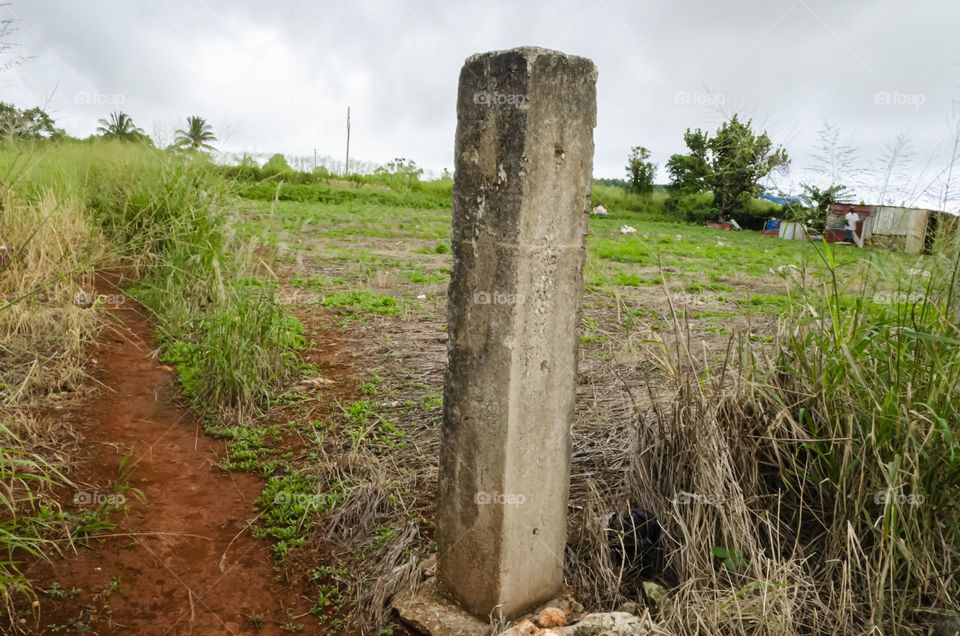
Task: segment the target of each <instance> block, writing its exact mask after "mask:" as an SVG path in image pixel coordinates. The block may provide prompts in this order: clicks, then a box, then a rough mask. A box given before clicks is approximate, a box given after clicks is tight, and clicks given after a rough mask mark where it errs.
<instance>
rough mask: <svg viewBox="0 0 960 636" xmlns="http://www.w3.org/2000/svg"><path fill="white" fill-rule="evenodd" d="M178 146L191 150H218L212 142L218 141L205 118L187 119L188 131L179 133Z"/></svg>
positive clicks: (194, 117) (179, 131) (193, 117)
mask: <svg viewBox="0 0 960 636" xmlns="http://www.w3.org/2000/svg"><path fill="white" fill-rule="evenodd" d="M176 134H177V140H176V142H174V143H176V145H178V146H180V147H181V148H190V149H191V150H216V148H214V147H213V146H212V145H211V144H210V142H211V141H216V140H217V137H216V135H214V134H213V129H212V128H210V124H208V123H207V120H206V119H204V118H203V117H197V116H196V115H194V116H192V117H187V129H186V130H178V131H177V133H176Z"/></svg>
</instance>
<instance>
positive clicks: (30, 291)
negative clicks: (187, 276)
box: [0, 193, 104, 407]
mask: <svg viewBox="0 0 960 636" xmlns="http://www.w3.org/2000/svg"><path fill="white" fill-rule="evenodd" d="M0 242H2V243H3V245H4V246H5V248H6V249H5V250H3V254H4V255H5V256H4V258H3V260H2V261H0V342H2V345H0V383H2V384H0V399H2V403H3V405H4V406H6V407H12V406H28V405H29V404H30V403H31V402H33V401H35V400H37V399H39V398H42V399H49V397H50V396H51V395H53V394H61V393H72V392H77V391H81V390H83V389H84V387H85V386H89V382H88V381H87V380H88V378H87V375H86V373H85V372H84V361H85V360H86V359H87V358H88V357H89V352H90V349H89V347H90V343H91V342H93V341H94V340H95V338H96V335H97V334H98V333H99V330H100V328H101V327H102V326H103V324H104V319H103V317H102V315H101V313H100V312H99V311H98V310H97V305H98V302H97V300H96V298H95V294H94V291H93V268H94V266H95V265H96V264H97V263H98V262H99V261H100V260H101V259H102V257H103V241H102V238H101V237H100V236H99V235H98V234H96V233H94V232H93V231H92V230H91V229H90V222H89V217H88V215H87V212H86V210H85V209H84V208H83V206H82V205H81V204H80V203H78V202H77V201H75V200H72V199H60V198H58V197H56V196H54V195H53V194H51V193H46V194H44V195H42V196H41V197H40V198H39V200H38V201H37V202H36V203H35V204H24V203H21V202H19V201H17V199H16V198H15V197H13V196H7V197H5V198H4V201H3V206H2V210H0Z"/></svg>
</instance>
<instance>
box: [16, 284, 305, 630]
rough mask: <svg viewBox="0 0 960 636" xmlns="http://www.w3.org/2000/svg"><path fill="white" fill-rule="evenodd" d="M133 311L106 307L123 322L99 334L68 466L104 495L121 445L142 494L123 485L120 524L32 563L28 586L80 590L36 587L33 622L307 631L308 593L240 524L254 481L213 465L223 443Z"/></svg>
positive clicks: (44, 626) (57, 626)
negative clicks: (91, 395)
mask: <svg viewBox="0 0 960 636" xmlns="http://www.w3.org/2000/svg"><path fill="white" fill-rule="evenodd" d="M142 311H143V310H142V309H141V308H139V307H137V306H136V305H135V304H134V303H132V302H127V303H125V304H124V305H123V306H122V307H120V308H119V309H118V310H117V311H116V315H117V317H118V318H119V319H120V320H121V321H122V323H123V324H122V325H120V326H117V327H115V328H112V329H108V330H107V331H106V332H105V334H104V336H103V338H102V339H101V340H102V343H101V345H100V346H99V350H98V351H97V354H96V358H97V359H98V363H97V368H98V370H99V371H98V373H97V374H96V375H97V378H98V380H99V381H100V382H102V383H103V385H104V386H103V388H102V390H101V391H100V393H99V396H98V397H96V398H95V399H94V400H93V401H92V402H91V403H90V404H89V405H88V406H87V407H85V408H84V409H83V420H84V423H83V424H82V425H81V426H80V432H81V433H83V435H84V438H85V455H86V457H85V458H84V461H83V463H82V466H81V467H80V469H79V472H78V474H76V475H74V478H75V481H76V482H77V483H78V484H84V485H83V486H80V487H79V488H78V490H81V491H84V492H91V493H94V495H92V496H101V497H102V496H105V494H106V493H110V492H111V489H112V487H113V485H114V483H115V482H116V480H117V477H118V474H119V472H120V469H119V465H120V462H121V459H122V457H123V456H124V454H126V453H128V452H131V449H132V457H131V458H130V460H129V461H130V463H131V464H134V468H133V470H132V472H131V473H130V477H129V478H128V484H129V486H131V487H133V488H137V489H139V490H140V491H142V492H143V495H144V496H145V498H146V500H145V501H140V500H138V499H137V498H136V497H135V496H134V495H133V494H132V493H130V492H127V493H126V498H127V502H126V505H125V506H124V508H123V509H122V510H120V511H119V512H116V513H114V517H113V520H114V521H115V522H117V523H118V524H119V526H118V527H117V528H116V529H114V530H110V531H107V532H109V533H110V534H115V535H120V536H114V537H110V538H105V539H98V540H97V541H96V542H94V543H93V545H91V546H90V547H88V548H83V547H81V548H79V550H78V553H71V554H69V555H67V557H66V558H63V559H58V560H56V561H54V562H53V563H45V562H41V563H38V564H35V565H34V567H33V569H32V572H30V576H31V577H33V578H34V579H35V580H36V581H37V583H38V585H39V586H40V587H42V588H49V586H50V585H51V584H52V583H53V582H54V581H55V582H57V584H58V585H59V587H60V588H61V589H62V590H65V591H68V590H71V588H79V589H80V590H81V591H80V592H79V593H76V594H69V593H68V594H67V595H66V597H65V598H62V599H54V598H50V597H49V596H48V595H44V594H41V607H40V610H41V617H40V625H39V626H38V628H37V630H36V633H60V634H64V633H65V634H73V633H87V634H197V635H204V636H205V635H208V634H261V635H269V634H281V633H286V632H284V631H283V626H284V625H285V624H288V623H290V624H297V623H299V624H302V625H303V633H306V634H313V633H317V632H318V627H317V623H316V621H315V620H314V618H313V617H312V616H311V615H308V614H307V611H308V610H309V608H310V605H311V602H310V600H309V599H307V598H306V597H305V596H304V595H303V594H302V590H301V589H298V588H297V587H290V586H287V585H284V584H283V583H281V582H279V581H278V580H277V577H276V575H277V573H276V572H275V570H274V563H273V559H272V556H271V554H270V544H269V543H268V542H267V541H260V540H256V539H253V538H252V537H251V536H250V532H249V529H248V526H249V524H250V523H251V522H252V520H253V519H254V518H255V516H256V512H255V510H254V508H253V506H252V504H253V501H254V500H255V499H256V498H257V496H258V495H259V493H260V491H261V487H262V481H261V480H260V479H259V478H257V477H255V476H253V475H249V474H242V473H228V472H225V471H223V470H221V469H219V468H218V467H217V463H218V461H219V460H220V459H221V458H222V456H223V453H224V446H223V443H222V442H221V441H216V440H213V439H211V438H209V437H205V436H204V435H203V433H202V430H201V428H200V425H199V424H198V422H196V421H194V419H193V418H192V417H191V416H190V414H189V412H188V411H186V410H184V409H183V408H181V407H180V406H178V405H177V404H176V395H177V393H176V382H175V377H174V374H173V373H172V372H171V371H170V369H169V368H166V367H164V366H163V365H161V364H160V363H159V362H158V361H156V360H155V359H153V358H151V357H150V355H149V354H150V352H151V350H152V349H153V345H152V343H153V333H152V330H151V328H150V325H149V323H148V321H147V319H146V318H145V317H144V315H143V314H142V313H141V312H142ZM96 493H99V495H98V494H96ZM114 577H116V578H117V579H119V586H118V587H116V588H115V589H112V590H111V581H112V580H113V579H114ZM291 617H292V618H291Z"/></svg>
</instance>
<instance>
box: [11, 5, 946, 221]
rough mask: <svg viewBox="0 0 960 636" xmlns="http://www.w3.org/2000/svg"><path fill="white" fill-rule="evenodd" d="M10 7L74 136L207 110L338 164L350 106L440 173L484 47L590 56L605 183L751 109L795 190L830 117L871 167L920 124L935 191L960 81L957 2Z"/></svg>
mask: <svg viewBox="0 0 960 636" xmlns="http://www.w3.org/2000/svg"><path fill="white" fill-rule="evenodd" d="M4 11H6V12H7V13H8V14H10V15H12V16H14V17H16V18H18V19H19V20H20V29H19V31H18V32H17V34H16V36H15V39H16V40H17V41H18V42H19V43H21V45H22V46H21V48H20V51H21V52H23V53H26V54H28V55H30V56H32V59H31V60H30V61H29V62H28V63H27V64H25V65H22V66H20V67H18V68H16V69H14V70H12V71H8V72H7V73H6V74H5V77H3V78H2V81H0V90H2V99H4V100H6V101H13V102H15V103H17V104H19V105H23V106H28V105H34V104H38V103H44V102H45V101H46V100H48V99H49V107H50V109H51V110H52V111H53V112H54V113H55V115H56V117H57V119H58V121H59V122H60V123H61V125H63V126H65V127H66V128H67V129H68V130H69V131H70V132H71V133H73V134H77V135H86V134H90V133H92V132H93V130H94V128H95V126H96V120H97V119H98V118H99V117H103V116H104V115H105V114H106V113H108V112H109V111H110V110H112V109H113V108H115V107H122V109H123V110H125V111H127V112H128V113H130V114H131V115H132V116H133V117H134V119H135V121H137V123H138V124H139V125H140V126H142V127H143V128H144V129H146V130H147V131H148V132H151V131H152V130H153V129H154V128H155V127H156V128H157V129H158V130H159V131H164V130H166V131H167V133H168V134H169V132H170V131H172V129H173V128H174V127H176V126H178V125H179V122H180V121H182V120H183V119H184V118H185V117H186V116H187V115H191V114H200V115H203V116H205V117H207V118H208V119H209V120H210V121H211V122H212V123H214V124H215V125H217V124H219V125H220V126H221V129H222V131H229V132H230V133H231V134H230V135H229V136H228V137H227V138H226V139H225V140H224V142H223V144H222V145H223V146H224V147H225V149H228V150H233V151H244V150H249V151H259V152H275V151H276V152H284V153H287V154H292V155H312V153H313V149H314V148H316V149H317V151H318V152H319V153H320V154H321V155H332V156H336V157H339V156H341V154H342V147H343V137H344V115H345V110H346V107H347V105H350V106H351V107H352V113H353V124H354V128H353V148H352V155H353V156H355V157H357V158H360V159H365V160H369V161H376V162H382V161H386V160H389V159H390V158H392V157H395V156H406V157H412V158H414V159H415V160H417V162H418V163H419V164H421V165H423V166H425V167H427V168H430V169H433V170H435V171H439V170H440V169H442V168H444V167H449V166H450V165H451V164H452V160H451V155H452V145H453V132H454V128H455V125H456V117H455V112H454V103H455V102H454V100H455V94H456V82H457V75H458V73H459V69H460V66H461V65H462V63H463V60H464V59H465V58H466V57H467V56H468V55H470V54H471V53H474V52H478V51H483V50H491V49H499V48H508V47H511V46H518V45H521V44H535V45H540V46H546V47H550V48H556V49H560V50H564V51H567V52H570V53H576V54H580V55H585V56H587V57H590V58H592V59H593V60H594V61H595V62H596V64H597V66H598V68H599V70H600V79H599V85H598V89H599V104H598V109H599V113H598V115H599V117H598V127H597V131H596V141H597V155H596V170H595V172H596V174H597V175H598V176H615V177H619V176H622V174H623V164H624V160H625V157H626V154H627V151H628V149H629V147H630V146H632V145H638V144H641V145H646V146H648V147H649V148H651V150H652V151H653V156H654V159H655V160H657V161H658V162H660V163H661V164H663V163H665V161H666V160H667V158H668V157H669V155H670V154H672V153H674V152H679V151H682V150H683V146H682V135H683V131H684V130H685V129H686V128H687V127H703V128H714V127H715V126H716V125H718V123H719V122H720V121H721V120H722V119H723V117H724V116H726V115H728V114H730V113H732V112H741V113H743V114H746V115H748V116H752V117H753V118H754V121H755V123H758V124H760V125H761V126H763V127H764V128H766V129H767V130H768V131H769V132H770V134H771V135H772V136H773V137H774V139H775V140H777V141H780V142H782V143H785V144H786V145H787V147H788V150H789V151H790V153H791V155H792V157H793V159H794V163H793V166H792V169H791V174H790V178H789V179H788V180H787V181H784V183H785V184H790V183H793V184H794V186H788V185H785V186H784V187H788V188H789V187H795V183H796V182H798V181H800V180H803V179H806V178H809V177H810V175H809V172H808V169H809V168H810V166H811V163H812V161H813V160H812V156H813V154H814V147H815V145H816V141H817V131H818V129H820V128H821V127H822V125H823V124H824V122H832V123H834V124H836V125H838V126H839V127H840V128H841V130H842V131H843V132H844V134H845V137H847V138H849V139H851V140H853V141H855V143H856V144H857V146H858V147H859V149H860V156H861V159H862V161H861V163H862V165H863V166H864V167H870V166H872V167H873V168H874V169H875V170H877V169H879V163H880V161H881V157H882V153H883V148H884V146H885V145H887V144H889V143H891V142H892V141H893V140H894V138H895V137H896V135H897V134H898V133H901V132H905V131H906V132H908V134H909V136H910V139H911V142H912V143H911V145H912V147H913V151H914V155H913V157H914V159H913V165H912V166H909V167H908V172H909V174H910V175H911V180H912V181H914V182H920V181H924V179H928V180H931V179H933V178H934V177H935V176H936V174H937V172H938V171H940V170H941V168H942V167H943V165H944V163H945V161H946V156H947V154H948V151H949V144H950V131H949V125H948V123H949V117H950V115H951V109H952V103H953V100H954V99H955V98H956V97H957V87H958V86H960V66H958V62H960V39H958V38H957V36H956V33H955V30H956V26H957V24H960V5H958V4H957V3H956V2H953V1H952V0H929V1H927V2H923V3H919V2H913V3H904V2H900V1H898V0H871V1H859V0H851V1H846V2H835V1H833V2H831V1H828V0H782V1H774V2H771V1H769V0H766V1H761V0H751V1H742V2H737V3H718V2H710V1H708V0H680V1H676V2H669V3H667V2H663V3H643V4H641V3H635V2H615V1H613V0H601V1H600V2H592V3H576V2H555V1H550V2H547V1H534V2H520V1H514V2H506V1H504V2H464V3H451V2H439V1H430V0H403V1H401V2H395V3H387V2H373V1H360V2H351V3H331V4H321V3H306V2H301V3H293V2H279V3H274V4H271V5H265V4H264V3H262V2H253V1H248V0H243V1H239V2H228V1H226V0H199V1H197V2H190V3H153V4H145V3H127V2H120V1H113V2H98V3H78V2H73V1H67V0H62V1H56V0H29V1H27V0H15V1H14V2H13V4H11V5H9V6H7V7H5V8H4ZM118 102H120V103H119V104H118ZM925 168H926V169H925ZM662 177H663V175H662V174H661V178H662ZM866 185H867V186H869V185H870V184H869V183H867V184H866ZM911 188H912V185H911ZM911 188H905V189H904V190H905V192H906V191H907V190H910V189H911ZM934 189H936V185H935V186H934ZM957 189H958V190H960V188H957ZM860 194H861V196H864V197H865V198H869V196H870V192H868V191H867V188H863V189H862V191H861V192H860ZM953 207H954V208H955V207H956V203H954V204H953Z"/></svg>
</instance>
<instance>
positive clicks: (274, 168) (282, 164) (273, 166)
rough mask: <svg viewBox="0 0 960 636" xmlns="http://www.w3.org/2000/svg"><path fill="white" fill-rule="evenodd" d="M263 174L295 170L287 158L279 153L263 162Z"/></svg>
mask: <svg viewBox="0 0 960 636" xmlns="http://www.w3.org/2000/svg"><path fill="white" fill-rule="evenodd" d="M262 170H263V174H265V175H275V174H282V173H284V172H293V168H291V167H290V164H289V163H287V158H286V157H284V156H283V155H281V154H280V153H277V154H275V155H273V156H272V157H270V158H269V159H267V162H266V163H265V164H263V168H262Z"/></svg>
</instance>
